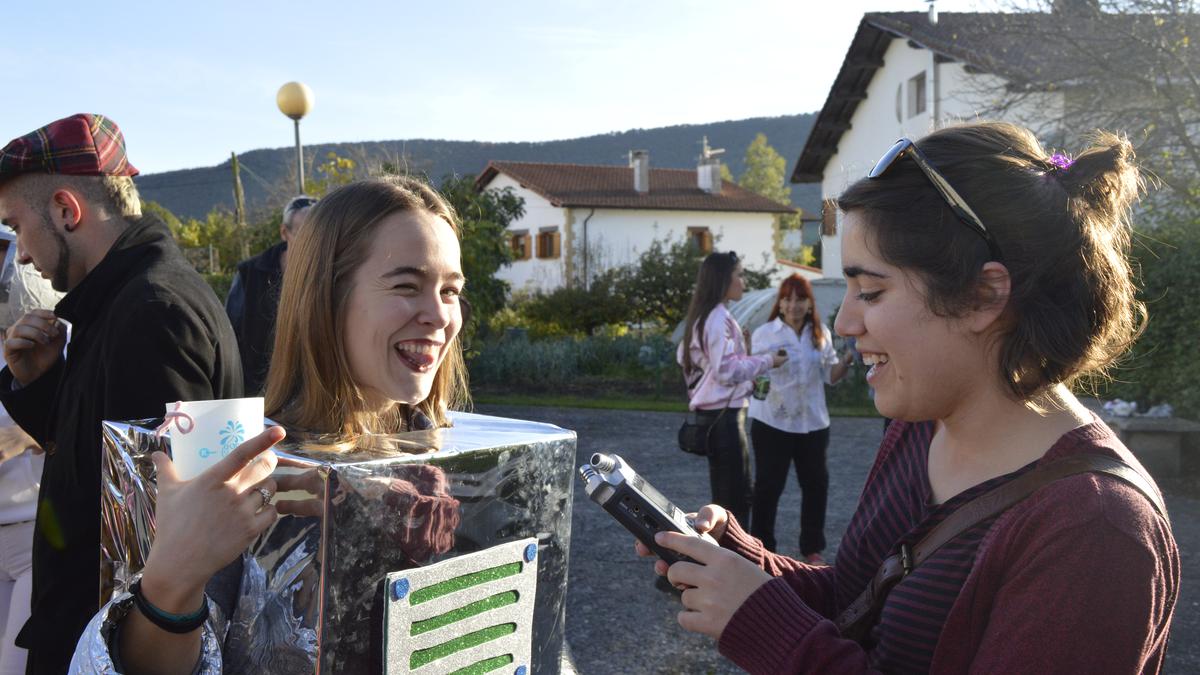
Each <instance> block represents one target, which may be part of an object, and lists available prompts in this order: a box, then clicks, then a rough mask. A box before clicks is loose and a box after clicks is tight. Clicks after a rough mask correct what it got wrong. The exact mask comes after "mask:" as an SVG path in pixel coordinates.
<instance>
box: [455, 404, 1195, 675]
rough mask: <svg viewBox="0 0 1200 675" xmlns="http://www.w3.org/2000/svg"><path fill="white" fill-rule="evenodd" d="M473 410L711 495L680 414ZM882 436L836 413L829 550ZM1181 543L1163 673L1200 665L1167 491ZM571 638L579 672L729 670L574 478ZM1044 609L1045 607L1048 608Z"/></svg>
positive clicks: (790, 525) (682, 495) (785, 522)
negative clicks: (540, 427)
mask: <svg viewBox="0 0 1200 675" xmlns="http://www.w3.org/2000/svg"><path fill="white" fill-rule="evenodd" d="M478 412H481V413H485V414H493V415H501V416H504V417H516V418H520V419H528V420H537V421H541V422H549V423H551V424H557V425H559V426H561V427H564V428H567V429H573V430H575V431H576V432H577V433H578V435H579V450H578V455H577V456H578V461H577V462H576V464H577V465H578V464H581V463H583V462H584V461H586V458H587V457H590V456H591V453H593V452H615V453H617V454H619V455H621V456H622V457H624V458H625V459H627V460H628V461H629V462H630V463H631V464H632V465H633V466H634V467H635V468H636V469H637V470H638V472H640V473H642V474H643V475H644V476H645V477H646V478H647V479H649V480H650V482H651V483H653V484H654V485H655V486H656V487H658V488H659V489H660V490H661V491H662V492H663V493H664V494H665V495H666V496H667V497H668V498H669V499H671V500H672V501H674V502H675V503H676V504H678V505H679V506H681V507H695V506H699V505H703V504H706V503H708V501H709V499H708V498H709V494H708V470H707V465H706V462H705V461H704V459H702V458H700V457H693V456H691V455H685V454H684V453H682V452H680V451H679V450H678V449H677V448H676V447H675V432H676V429H677V428H678V426H679V422H680V417H681V416H680V415H678V414H673V413H650V412H627V411H610V410H581V409H573V408H572V409H567V408H524V407H510V406H479V409H478ZM881 435H882V428H881V422H880V420H878V419H863V418H838V419H835V420H834V422H833V427H832V432H831V441H830V448H829V470H830V486H829V512H828V518H827V520H828V523H827V528H828V529H827V531H826V538H827V539H828V540H829V542H830V543H831V544H832V545H833V547H832V548H831V549H830V550H829V551H827V552H826V557H827V558H830V559H832V558H833V556H834V555H835V554H836V553H837V550H836V544H837V542H839V541H840V540H841V537H842V533H843V532H844V531H845V528H846V524H847V522H848V521H849V518H850V515H851V513H852V512H853V510H854V506H855V503H856V502H857V499H858V494H859V492H860V491H861V489H862V484H863V481H864V480H865V479H866V475H867V470H868V469H869V468H870V465H871V461H872V459H873V457H874V453H875V450H876V448H877V447H878V446H879V440H880V437H881ZM1167 506H1168V509H1170V512H1171V519H1172V522H1173V525H1174V528H1175V535H1176V538H1177V540H1178V542H1179V547H1180V550H1181V551H1182V552H1183V573H1184V587H1183V592H1182V596H1181V598H1180V601H1179V605H1178V607H1177V609H1176V616H1175V623H1174V627H1173V629H1172V642H1171V647H1170V650H1169V651H1168V656H1167V664H1166V668H1165V670H1164V672H1166V673H1168V674H1171V675H1182V674H1183V673H1198V672H1200V594H1198V592H1197V591H1196V590H1195V589H1197V588H1200V585H1198V584H1200V500H1198V499H1195V498H1190V497H1187V496H1184V495H1179V494H1172V493H1168V494H1167ZM799 514H800V491H799V488H798V487H797V486H796V482H795V479H794V478H792V479H791V480H790V482H789V484H788V488H787V490H786V491H785V492H784V496H783V499H782V500H781V502H780V508H779V523H778V531H777V533H776V534H777V537H778V539H779V542H780V546H781V547H782V552H783V553H786V554H788V555H793V556H794V555H798V553H799V551H798V537H799ZM572 527H573V530H572V534H571V554H570V555H571V558H570V572H569V584H570V586H569V591H568V593H567V640H568V641H569V642H570V645H571V651H572V654H573V657H574V659H575V664H576V667H577V668H578V671H579V673H581V674H582V675H606V674H608V673H620V674H626V673H737V672H741V671H740V670H739V669H737V668H736V667H734V666H733V665H732V664H731V663H729V662H728V661H726V660H725V659H724V658H723V657H721V656H720V655H719V654H718V653H717V651H716V648H715V646H714V644H713V642H712V640H710V639H708V638H706V637H703V636H699V635H696V634H694V633H689V632H687V631H684V630H683V629H682V628H680V627H679V625H678V624H677V623H676V620H675V615H676V613H677V612H678V611H679V604H678V601H677V600H675V599H674V597H673V596H670V595H668V594H665V593H662V592H660V591H658V590H656V589H655V588H654V584H653V581H654V572H653V570H652V569H651V568H650V563H649V561H647V560H643V559H640V558H637V557H636V556H635V555H634V553H633V544H632V541H633V539H632V537H631V536H630V535H628V534H626V533H625V530H624V529H623V528H621V527H620V526H619V525H617V524H616V522H615V521H613V520H611V519H610V518H609V516H608V515H607V514H606V513H604V511H602V510H601V509H600V508H599V507H597V506H596V505H594V504H592V503H591V502H590V501H588V499H587V496H586V495H585V494H584V492H583V490H582V489H579V486H578V483H577V484H576V490H575V500H574V513H573V517H572ZM1048 609H1049V608H1048Z"/></svg>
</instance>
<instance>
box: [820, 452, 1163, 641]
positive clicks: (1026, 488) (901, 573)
mask: <svg viewBox="0 0 1200 675" xmlns="http://www.w3.org/2000/svg"><path fill="white" fill-rule="evenodd" d="M1088 472H1096V473H1104V474H1108V475H1110V476H1113V477H1114V478H1119V479H1121V480H1123V481H1125V482H1126V483H1128V484H1129V485H1131V486H1133V487H1134V488H1136V489H1137V490H1138V492H1141V493H1142V494H1143V495H1145V497H1146V499H1148V500H1149V501H1150V503H1151V504H1152V505H1153V506H1154V509H1155V510H1156V511H1158V513H1159V515H1161V516H1162V517H1163V518H1166V517H1167V507H1166V505H1165V504H1164V503H1163V501H1162V496H1161V495H1160V494H1159V492H1158V490H1156V489H1155V488H1154V486H1153V485H1152V484H1151V483H1150V481H1148V480H1147V479H1146V477H1145V476H1143V475H1142V474H1141V473H1139V472H1138V471H1137V470H1135V469H1134V468H1133V467H1131V466H1129V465H1128V464H1126V463H1125V462H1123V461H1121V460H1119V459H1115V458H1113V457H1107V456H1104V455H1096V454H1081V455H1073V456H1071V457H1065V458H1063V459H1059V460H1055V461H1053V462H1049V463H1047V464H1043V465H1042V466H1039V467H1037V468H1036V469H1033V470H1032V471H1029V472H1028V473H1025V474H1023V475H1021V476H1018V477H1017V478H1014V479H1013V480H1011V481H1009V482H1007V483H1005V484H1003V485H1001V486H999V487H997V488H995V489H993V490H990V491H988V492H985V493H984V494H982V495H980V496H978V497H976V498H975V499H972V500H971V501H969V502H967V503H966V504H963V505H962V506H961V507H959V508H958V509H957V510H956V511H955V512H954V513H952V514H950V515H949V516H948V517H947V518H946V519H945V520H943V521H942V522H940V523H938V524H937V525H935V526H934V527H933V529H931V530H930V531H929V532H928V533H927V534H926V535H925V536H924V537H923V538H922V539H921V541H919V542H917V543H916V544H915V545H913V546H911V547H910V546H909V545H908V544H902V545H901V546H900V551H899V552H897V553H895V554H893V555H890V556H888V557H887V558H886V559H884V561H883V563H882V564H880V566H879V571H878V572H876V573H875V577H874V578H872V579H871V582H870V583H868V584H867V587H866V589H864V590H863V592H862V593H861V594H860V595H859V596H858V597H857V598H855V599H854V602H851V603H850V604H849V605H848V606H847V607H846V609H845V610H843V611H842V613H841V614H839V615H838V617H837V620H836V623H837V625H838V628H839V629H840V630H841V632H842V635H843V637H848V638H851V639H854V640H858V641H860V642H861V641H862V639H863V638H865V637H866V635H867V634H868V632H869V631H870V629H871V627H872V626H873V625H874V624H875V619H876V617H877V616H878V614H879V611H880V610H881V609H882V608H883V601H884V599H885V598H887V594H888V592H889V591H891V589H892V587H893V586H895V585H896V584H897V583H898V582H899V581H900V580H901V579H903V578H904V577H905V576H907V575H908V574H909V573H910V572H912V571H913V569H915V568H916V567H917V566H918V565H920V564H921V563H923V562H925V560H926V559H928V558H929V556H931V555H933V553H934V552H935V551H937V550H938V549H939V548H941V547H942V546H943V545H944V544H946V543H947V542H949V541H951V540H952V539H954V538H955V537H957V536H958V535H960V534H962V533H963V532H965V531H966V530H968V529H970V528H971V527H974V526H975V525H976V524H978V523H980V522H983V521H984V520H987V519H988V518H990V517H992V516H994V515H996V514H998V513H1001V512H1003V511H1005V510H1006V509H1008V508H1009V507H1011V506H1012V505H1014V504H1016V503H1017V502H1020V501H1021V500H1023V499H1025V498H1026V497H1028V496H1030V495H1032V494H1033V493H1034V492H1037V491H1038V490H1039V489H1041V488H1042V487H1045V486H1046V485H1048V484H1050V483H1052V482H1054V481H1056V480H1059V479H1061V478H1066V477H1068V476H1074V475H1076V474H1080V473H1088Z"/></svg>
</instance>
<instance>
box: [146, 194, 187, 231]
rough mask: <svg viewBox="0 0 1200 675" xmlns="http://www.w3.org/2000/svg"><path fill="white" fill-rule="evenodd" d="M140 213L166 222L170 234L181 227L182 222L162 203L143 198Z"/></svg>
mask: <svg viewBox="0 0 1200 675" xmlns="http://www.w3.org/2000/svg"><path fill="white" fill-rule="evenodd" d="M142 214H143V215H152V216H154V217H156V218H158V219H159V220H161V221H163V222H164V223H166V224H167V227H168V228H169V229H170V230H171V234H175V233H176V232H177V231H179V229H180V228H182V227H183V223H182V222H180V220H179V217H178V216H176V215H175V214H174V213H171V211H170V209H168V208H167V207H165V206H163V205H162V204H159V203H158V202H148V201H145V200H143V201H142Z"/></svg>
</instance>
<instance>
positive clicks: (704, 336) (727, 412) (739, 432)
mask: <svg viewBox="0 0 1200 675" xmlns="http://www.w3.org/2000/svg"><path fill="white" fill-rule="evenodd" d="M745 290H746V281H745V279H743V278H742V264H741V262H740V261H738V257H737V254H736V253H734V252H733V251H730V252H728V253H710V254H709V255H708V257H707V258H705V259H704V262H703V263H701V264H700V273H699V274H698V275H697V277H696V290H695V291H693V293H692V303H691V305H690V306H689V307H688V313H687V318H686V319H684V326H685V328H684V333H683V342H681V343H680V344H679V352H678V355H677V359H678V361H679V365H680V366H682V367H683V377H684V379H685V380H686V381H687V387H688V409H690V410H692V411H694V412H695V415H696V418H697V421H698V422H700V423H701V424H707V425H709V432H708V436H707V445H708V479H709V484H710V485H711V486H712V500H713V502H714V503H716V504H720V505H721V506H724V507H725V508H727V509H729V511H730V512H731V513H733V514H734V515H735V516H737V517H738V518H739V519H740V520H742V521H743V522H746V521H748V520H749V517H750V500H751V493H752V488H751V485H750V453H749V451H748V450H747V443H746V402H747V401H748V400H749V398H750V390H751V389H753V388H754V378H756V377H758V376H759V375H762V374H763V373H765V372H767V370H768V369H770V368H773V367H776V366H779V365H780V364H782V363H783V362H784V361H786V360H787V357H786V356H783V355H779V354H763V355H760V356H750V355H749V354H747V353H746V352H747V350H746V337H745V335H744V334H743V332H742V327H741V326H739V325H738V322H737V321H736V320H735V319H734V318H733V315H732V314H730V313H729V310H728V309H726V308H725V303H726V302H728V301H731V300H740V299H741V297H742V293H743V292H745ZM684 345H687V346H688V348H686V349H685V348H684Z"/></svg>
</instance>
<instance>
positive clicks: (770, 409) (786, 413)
mask: <svg viewBox="0 0 1200 675" xmlns="http://www.w3.org/2000/svg"><path fill="white" fill-rule="evenodd" d="M832 338H833V334H832V333H831V332H830V330H829V329H828V328H826V327H825V325H824V324H822V323H821V319H820V317H819V316H818V315H817V308H816V305H815V303H814V302H813V292H812V286H811V285H809V283H808V280H807V279H805V278H804V277H802V276H800V275H799V274H793V275H792V276H790V277H788V278H787V279H784V280H783V283H782V284H780V286H779V295H778V296H776V299H775V305H774V307H772V308H771V316H770V319H769V320H768V321H767V323H765V324H763V325H762V326H760V327H759V328H758V329H757V330H755V331H754V335H753V336H752V337H751V339H750V344H751V346H752V350H753V352H754V353H756V354H776V353H778V352H780V351H783V352H784V353H786V354H787V356H788V359H787V363H786V364H785V365H784V366H783V367H781V368H776V369H774V370H772V371H770V373H769V374H768V375H767V377H769V378H770V388H769V390H768V393H767V394H766V395H765V396H763V397H762V398H759V396H760V395H761V394H760V392H761V390H762V389H763V387H762V386H761V385H760V386H759V387H756V390H755V396H754V398H753V399H751V401H750V411H749V417H750V418H751V420H752V422H751V425H750V439H751V441H752V442H753V444H754V466H755V469H754V503H753V509H752V511H751V513H752V515H751V521H750V533H751V534H752V535H754V536H755V537H758V538H759V539H761V540H762V542H763V545H764V546H766V547H767V548H768V549H770V550H772V551H774V550H775V546H776V542H775V512H776V510H777V508H778V506H779V496H780V495H782V494H783V488H784V486H785V485H786V484H787V474H788V465H789V464H794V465H795V467H796V478H797V479H798V480H799V482H800V490H801V493H802V498H801V506H800V555H801V556H802V557H803V559H804V560H806V561H808V562H810V563H814V564H821V563H824V562H825V560H824V558H822V557H821V552H822V551H823V550H825V502H826V497H827V495H828V492H829V470H828V469H827V468H826V466H825V450H826V448H828V447H829V411H828V410H827V409H826V407H825V385H826V384H836V383H837V382H838V381H840V380H841V379H842V378H843V377H845V376H846V370H847V368H848V367H849V365H850V359H851V358H853V353H851V354H849V355H847V356H846V357H842V358H839V357H838V355H837V353H836V352H835V351H834V349H833V339H832Z"/></svg>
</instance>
